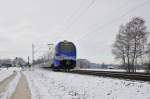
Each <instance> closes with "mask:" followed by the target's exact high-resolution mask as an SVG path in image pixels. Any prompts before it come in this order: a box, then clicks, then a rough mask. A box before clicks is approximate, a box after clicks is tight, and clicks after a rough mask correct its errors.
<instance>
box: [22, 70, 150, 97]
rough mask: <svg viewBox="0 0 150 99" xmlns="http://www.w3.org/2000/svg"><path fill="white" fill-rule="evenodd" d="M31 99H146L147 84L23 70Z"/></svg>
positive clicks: (148, 88) (149, 86)
mask: <svg viewBox="0 0 150 99" xmlns="http://www.w3.org/2000/svg"><path fill="white" fill-rule="evenodd" d="M24 74H25V75H26V77H27V80H28V83H29V87H30V90H31V94H32V99H150V94H149V93H150V84H149V83H148V82H141V81H126V80H119V79H111V78H103V77H95V76H85V75H78V74H69V73H61V72H52V71H47V70H42V69H35V70H34V71H25V72H24Z"/></svg>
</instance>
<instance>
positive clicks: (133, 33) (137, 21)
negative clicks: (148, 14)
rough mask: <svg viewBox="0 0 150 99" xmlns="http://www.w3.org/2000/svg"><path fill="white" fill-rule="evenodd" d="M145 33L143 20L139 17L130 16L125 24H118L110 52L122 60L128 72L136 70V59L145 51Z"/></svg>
mask: <svg viewBox="0 0 150 99" xmlns="http://www.w3.org/2000/svg"><path fill="white" fill-rule="evenodd" d="M147 34H148V32H147V30H146V26H145V21H144V20H143V19H142V18H140V17H135V18H132V20H131V21H130V22H128V23H127V24H126V25H122V26H120V30H119V34H117V36H116V41H115V43H114V45H113V50H112V52H113V54H114V55H115V57H116V58H117V59H121V60H122V64H123V65H124V66H125V67H126V69H127V71H128V72H136V65H137V62H138V59H140V58H141V57H142V55H143V54H144V52H145V51H144V48H145V45H146V42H147Z"/></svg>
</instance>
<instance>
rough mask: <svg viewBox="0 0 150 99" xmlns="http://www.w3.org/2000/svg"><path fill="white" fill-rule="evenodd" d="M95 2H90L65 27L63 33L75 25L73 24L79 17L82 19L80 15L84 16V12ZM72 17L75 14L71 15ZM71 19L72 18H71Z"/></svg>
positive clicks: (93, 0)
mask: <svg viewBox="0 0 150 99" xmlns="http://www.w3.org/2000/svg"><path fill="white" fill-rule="evenodd" d="M95 1H96V0H92V1H91V2H90V3H89V4H88V6H86V7H85V9H84V10H83V11H82V12H81V13H80V14H79V15H78V16H77V17H76V18H75V19H74V20H73V21H72V22H71V23H70V24H69V25H68V26H67V27H66V29H65V30H64V31H63V32H66V31H67V30H69V29H70V28H71V26H72V25H73V24H75V22H77V21H78V19H79V18H80V17H82V15H84V14H85V13H86V11H88V9H89V8H90V7H91V6H92V5H93V4H94V3H95ZM78 10H80V8H79V9H78ZM73 15H75V14H73ZM72 17H73V16H72Z"/></svg>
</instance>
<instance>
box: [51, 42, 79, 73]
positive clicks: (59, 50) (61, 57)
mask: <svg viewBox="0 0 150 99" xmlns="http://www.w3.org/2000/svg"><path fill="white" fill-rule="evenodd" d="M53 65H54V66H53V69H55V70H56V69H57V70H60V69H64V70H70V69H73V68H74V67H75V66H76V47H75V45H74V44H73V43H72V42H68V41H62V42H59V43H58V44H57V45H56V48H55V57H54V64H53Z"/></svg>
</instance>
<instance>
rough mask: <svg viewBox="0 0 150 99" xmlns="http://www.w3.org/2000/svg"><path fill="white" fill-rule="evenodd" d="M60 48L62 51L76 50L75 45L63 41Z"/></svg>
mask: <svg viewBox="0 0 150 99" xmlns="http://www.w3.org/2000/svg"><path fill="white" fill-rule="evenodd" d="M60 50H61V51H62V52H72V51H74V50H75V47H74V45H72V44H69V43H62V44H60Z"/></svg>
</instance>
